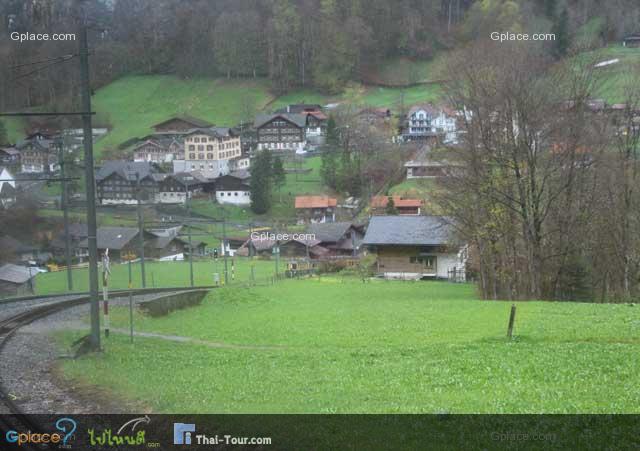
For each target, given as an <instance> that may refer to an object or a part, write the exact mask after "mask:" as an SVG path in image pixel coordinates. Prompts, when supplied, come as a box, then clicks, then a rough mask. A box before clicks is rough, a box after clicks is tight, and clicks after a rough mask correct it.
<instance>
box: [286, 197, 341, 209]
mask: <svg viewBox="0 0 640 451" xmlns="http://www.w3.org/2000/svg"><path fill="white" fill-rule="evenodd" d="M336 205H338V200H337V199H335V198H333V197H328V196H296V208H329V207H335V206H336Z"/></svg>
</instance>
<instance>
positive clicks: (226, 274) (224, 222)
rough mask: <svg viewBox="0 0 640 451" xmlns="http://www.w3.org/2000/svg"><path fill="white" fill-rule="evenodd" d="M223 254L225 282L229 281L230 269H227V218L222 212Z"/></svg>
mask: <svg viewBox="0 0 640 451" xmlns="http://www.w3.org/2000/svg"><path fill="white" fill-rule="evenodd" d="M222 214H223V216H222V256H223V258H224V284H225V285H227V284H228V283H229V270H228V269H227V220H226V218H225V217H224V213H222Z"/></svg>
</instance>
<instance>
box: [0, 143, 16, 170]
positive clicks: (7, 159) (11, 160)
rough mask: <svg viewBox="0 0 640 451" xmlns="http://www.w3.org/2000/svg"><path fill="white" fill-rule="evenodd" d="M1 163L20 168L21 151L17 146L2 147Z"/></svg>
mask: <svg viewBox="0 0 640 451" xmlns="http://www.w3.org/2000/svg"><path fill="white" fill-rule="evenodd" d="M0 165H2V166H4V167H6V168H9V169H13V170H15V169H20V151H19V150H18V149H16V148H15V147H2V148H0Z"/></svg>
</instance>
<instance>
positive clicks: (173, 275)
mask: <svg viewBox="0 0 640 451" xmlns="http://www.w3.org/2000/svg"><path fill="white" fill-rule="evenodd" d="M198 238H202V237H199V236H198V235H194V236H193V239H194V240H195V239H198ZM209 241H211V240H209ZM233 262H234V263H235V276H234V277H235V280H233V281H232V280H231V266H232V264H231V263H232V259H231V257H229V258H228V260H227V268H228V274H229V283H233V284H236V285H238V284H246V283H248V282H249V280H250V274H251V262H250V261H249V259H247V258H241V257H238V258H235V259H233ZM253 264H254V265H255V266H254V273H255V279H256V281H258V282H260V283H264V282H265V280H266V279H267V278H270V277H271V276H273V274H275V262H274V261H273V262H272V261H267V260H257V259H256V260H255V261H254V262H253ZM131 269H132V271H131V272H132V275H133V285H132V286H133V288H142V276H141V267H140V263H133V264H132V265H131ZM285 269H286V261H285V260H284V259H281V260H280V267H279V271H284V270H285ZM213 273H219V274H220V280H223V279H224V260H223V259H222V258H218V260H217V261H213V259H206V260H202V259H194V262H193V274H194V283H195V285H213ZM72 274H73V288H74V291H88V290H89V270H88V269H74V270H73V271H72ZM145 274H146V282H147V288H151V287H158V288H162V287H187V286H189V281H190V279H189V274H190V270H189V262H188V260H187V261H184V262H150V261H149V262H146V263H145ZM100 283H102V281H101V280H100ZM128 285H129V268H128V265H127V264H112V265H111V275H110V278H109V286H110V287H111V289H114V290H116V289H126V288H128ZM66 291H68V290H67V273H66V271H59V272H48V273H42V274H38V276H37V277H36V294H42V295H45V294H54V293H64V292H66Z"/></svg>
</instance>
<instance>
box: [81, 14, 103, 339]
mask: <svg viewBox="0 0 640 451" xmlns="http://www.w3.org/2000/svg"><path fill="white" fill-rule="evenodd" d="M78 12H79V13H80V14H79V15H78V20H79V24H78V26H79V30H78V31H79V33H78V34H79V35H80V40H79V50H80V51H79V56H80V91H81V93H82V111H83V114H82V128H83V142H84V173H85V182H86V192H87V242H88V244H89V299H90V303H91V310H90V313H91V347H92V348H93V349H94V350H99V349H100V298H99V294H98V239H97V235H98V232H97V229H98V225H97V220H96V192H95V179H94V174H93V126H92V125H91V86H90V83H89V45H88V43H87V26H86V23H85V18H84V16H83V14H82V11H81V10H79V11H78Z"/></svg>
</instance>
